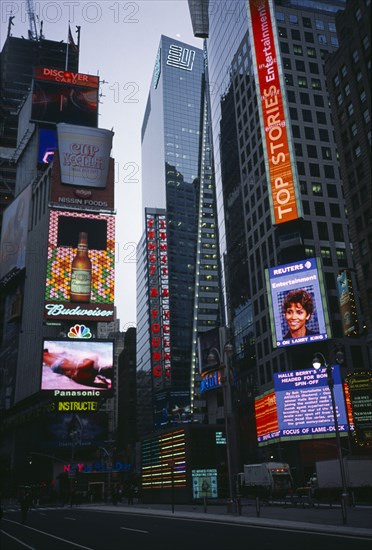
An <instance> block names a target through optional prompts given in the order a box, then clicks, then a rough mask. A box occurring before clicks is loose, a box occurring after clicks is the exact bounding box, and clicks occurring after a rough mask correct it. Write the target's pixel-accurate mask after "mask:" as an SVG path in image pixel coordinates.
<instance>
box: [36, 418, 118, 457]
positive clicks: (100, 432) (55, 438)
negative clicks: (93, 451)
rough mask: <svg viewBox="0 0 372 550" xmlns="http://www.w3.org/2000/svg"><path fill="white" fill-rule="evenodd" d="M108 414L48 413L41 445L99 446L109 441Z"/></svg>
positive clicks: (57, 446) (60, 447)
mask: <svg viewBox="0 0 372 550" xmlns="http://www.w3.org/2000/svg"><path fill="white" fill-rule="evenodd" d="M107 429H108V416H107V414H106V413H96V414H94V415H89V414H84V413H79V414H76V413H66V414H52V415H50V414H49V415H47V416H46V417H45V420H44V434H43V437H42V438H41V440H40V441H41V445H42V446H43V447H44V448H55V449H58V448H59V449H63V448H70V447H72V446H73V447H77V448H78V447H79V448H87V447H92V446H95V447H98V446H99V445H103V444H104V442H105V441H107V437H108V432H107Z"/></svg>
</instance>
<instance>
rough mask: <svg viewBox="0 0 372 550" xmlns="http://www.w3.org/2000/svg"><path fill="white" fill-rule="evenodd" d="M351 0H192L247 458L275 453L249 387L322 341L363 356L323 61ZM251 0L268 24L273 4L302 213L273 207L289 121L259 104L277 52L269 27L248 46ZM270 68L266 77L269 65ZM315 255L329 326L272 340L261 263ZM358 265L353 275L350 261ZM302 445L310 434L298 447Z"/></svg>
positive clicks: (363, 359)
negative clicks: (319, 333)
mask: <svg viewBox="0 0 372 550" xmlns="http://www.w3.org/2000/svg"><path fill="white" fill-rule="evenodd" d="M345 3H346V2H345V1H343V0H339V1H337V0H335V1H333V2H315V1H311V0H277V1H271V0H262V1H260V2H253V1H252V2H249V1H247V0H236V1H235V2H230V1H228V0H227V1H223V0H222V1H220V2H208V1H203V0H200V1H199V2H198V1H197V0H189V5H190V13H191V17H192V21H193V27H194V33H195V35H196V36H201V37H208V38H207V39H206V44H207V50H208V68H209V78H210V82H211V88H212V86H213V91H214V93H213V94H212V95H211V112H212V126H213V144H214V152H215V157H216V161H217V162H216V187H217V202H218V214H219V219H218V222H219V231H220V235H219V238H220V245H221V256H222V257H223V258H224V283H225V284H224V293H225V296H226V305H227V318H228V324H229V326H230V329H231V332H232V335H233V337H234V340H235V350H236V358H235V359H236V364H237V365H238V366H239V371H240V375H239V380H238V381H237V384H236V391H237V392H238V394H239V399H238V400H237V402H238V409H239V411H238V416H239V421H240V425H241V431H242V434H243V437H242V456H243V460H244V461H245V462H246V461H255V460H258V459H261V458H267V456H268V455H267V453H266V454H265V452H266V451H265V448H263V451H262V453H261V454H260V450H259V449H258V450H257V449H256V448H255V438H256V434H255V433H254V430H253V431H252V430H250V429H249V426H251V425H252V423H254V412H253V401H254V395H255V394H256V395H257V393H264V392H266V391H270V390H271V389H272V388H273V383H274V382H273V379H274V374H275V373H277V372H281V371H289V370H297V369H305V368H307V367H309V366H310V367H311V364H312V357H313V355H314V352H315V351H321V352H323V353H324V354H325V355H326V356H327V357H329V360H330V361H335V352H336V351H337V350H338V349H342V350H343V351H344V356H345V362H344V364H343V367H342V368H343V372H344V374H346V372H347V371H352V370H353V369H356V368H361V367H362V366H365V367H367V366H368V361H369V360H368V357H367V349H366V346H365V342H364V341H363V337H362V334H361V333H360V331H357V330H356V331H355V332H354V333H352V334H351V333H349V334H348V335H346V334H345V330H344V326H343V322H342V312H341V308H340V297H339V293H338V286H337V279H338V276H339V273H340V272H341V271H342V270H348V269H350V270H351V273H353V271H352V270H353V265H354V259H353V255H352V247H351V244H350V240H349V234H348V220H347V214H346V209H345V203H344V196H343V186H342V180H341V177H340V171H339V165H338V153H337V147H336V143H335V140H334V135H333V131H332V118H331V109H330V105H329V98H328V92H327V85H326V80H325V75H324V63H325V60H326V58H327V56H328V55H329V53H332V52H334V51H336V50H337V47H338V37H337V33H336V26H335V14H336V13H337V11H339V10H341V9H343V8H344V7H345ZM252 6H253V7H255V8H257V6H258V9H262V10H263V8H265V10H266V11H265V13H263V11H262V12H261V19H260V21H261V24H262V29H263V30H264V32H266V29H265V27H267V21H268V19H267V18H268V11H267V10H268V6H270V10H271V16H272V24H273V36H274V39H273V40H274V41H273V44H275V49H276V56H277V70H278V71H279V74H280V79H281V85H280V90H281V93H282V95H283V103H284V104H285V111H286V119H285V126H286V128H287V132H288V135H289V141H290V143H291V144H292V145H291V147H292V151H291V157H292V161H293V167H292V168H293V170H294V171H295V173H296V178H297V182H298V188H297V193H298V195H297V201H298V207H299V210H300V214H299V215H298V216H297V218H296V219H293V220H291V221H287V222H286V223H274V222H273V219H272V210H273V198H272V196H271V193H270V186H271V185H272V182H273V181H274V180H273V178H272V177H271V175H270V173H269V170H268V167H269V165H270V163H269V162H268V158H267V152H266V147H267V141H266V140H267V138H266V137H265V136H266V135H267V134H270V135H272V136H273V137H274V140H275V138H276V136H278V135H279V133H281V132H282V130H280V129H279V126H278V125H277V124H275V120H277V118H276V115H272V117H271V120H272V121H274V122H268V124H267V126H266V127H264V131H263V124H262V112H261V110H260V108H259V105H260V103H261V102H262V97H260V95H259V94H257V72H258V71H260V70H263V66H262V65H261V67H258V65H256V59H257V56H259V55H262V54H263V53H266V63H267V66H268V67H269V66H270V63H271V59H270V57H269V54H268V53H267V52H268V49H267V45H266V44H264V39H263V40H262V43H261V47H260V48H258V49H257V48H256V51H255V50H254V49H253V36H252V34H251V32H250V31H249V28H250V23H249V17H248V14H249V9H250V7H252ZM251 28H252V27H251ZM264 37H265V34H264ZM264 48H266V52H265V49H264ZM269 53H270V52H269ZM267 76H268V81H267V82H269V81H270V80H271V76H270V73H268V75H267ZM212 83H213V84H212ZM273 97H274V99H272V103H271V107H272V106H273V105H274V104H276V98H275V97H276V96H273ZM270 101H271V99H270V100H268V102H267V106H268V109H269V105H268V104H269V103H270ZM274 111H275V109H274V110H272V111H271V113H274ZM268 120H270V117H269V119H268ZM274 128H275V129H274ZM281 128H283V126H281ZM275 146H276V144H275V143H273V149H272V151H273V154H272V159H269V161H270V160H273V161H274V164H275V163H278V161H279V158H280V157H276V155H275V154H274V152H275V151H276V149H275ZM309 258H318V259H319V260H320V262H321V265H322V268H321V270H322V273H323V277H324V283H325V294H326V299H327V304H328V308H327V309H328V312H329V316H330V327H331V335H332V337H331V339H328V340H326V341H323V342H319V341H318V342H317V343H307V344H306V345H293V346H287V347H285V346H284V347H281V346H280V347H278V346H274V345H273V340H272V334H273V330H272V325H271V320H270V302H269V296H268V291H267V286H266V283H265V271H266V270H268V269H269V268H273V267H275V266H280V265H287V264H290V263H291V262H296V261H298V260H307V259H309ZM351 277H352V279H353V282H354V285H355V284H356V281H355V273H354V274H352V276H351ZM354 307H355V312H356V318H359V319H361V310H360V304H359V302H358V300H356V301H355V306H354ZM249 411H251V412H250V413H249ZM249 437H250V440H248V438H249ZM305 446H306V442H304V443H303V445H302V448H303V449H305ZM277 449H278V451H275V452H277V456H275V458H277V459H279V458H280V459H283V458H286V459H287V460H288V461H289V459H290V457H291V452H292V451H293V455H292V459H293V462H294V463H296V465H298V468H299V470H298V471H299V472H300V468H301V467H302V466H301V464H300V462H297V460H298V456H297V457H296V456H295V453H296V452H298V450H299V447H296V445H292V443H288V444H287V445H286V448H285V451H286V452H287V456H285V455H283V450H282V448H281V446H280V445H279V446H278V447H277ZM300 452H301V451H300ZM303 452H306V451H303ZM270 454H272V451H271V450H270ZM309 457H310V454H309ZM305 462H306V461H305ZM305 467H306V465H305ZM309 468H310V466H309Z"/></svg>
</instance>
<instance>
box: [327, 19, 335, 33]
mask: <svg viewBox="0 0 372 550" xmlns="http://www.w3.org/2000/svg"><path fill="white" fill-rule="evenodd" d="M328 29H329V30H330V31H331V32H336V25H335V23H334V22H333V21H329V23H328Z"/></svg>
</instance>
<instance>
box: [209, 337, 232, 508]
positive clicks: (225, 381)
mask: <svg viewBox="0 0 372 550" xmlns="http://www.w3.org/2000/svg"><path fill="white" fill-rule="evenodd" d="M233 353H234V348H233V345H232V344H231V343H230V342H226V343H225V345H224V347H223V352H222V355H226V357H227V365H225V363H224V362H223V357H221V352H220V350H217V349H216V348H213V349H211V350H210V353H209V355H208V359H207V362H208V363H210V364H213V363H214V362H215V361H216V355H217V357H218V361H219V365H218V369H219V370H221V371H222V376H221V384H222V392H223V410H224V417H225V432H226V434H225V436H226V455H227V475H228V482H229V502H228V506H227V512H228V513H229V512H231V511H232V510H233V503H234V474H233V465H232V449H231V431H230V422H231V416H232V414H231V385H230V370H229V369H230V366H229V364H228V361H229V358H230V357H231V355H232V354H233ZM215 354H216V355H215Z"/></svg>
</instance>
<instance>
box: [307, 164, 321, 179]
mask: <svg viewBox="0 0 372 550" xmlns="http://www.w3.org/2000/svg"><path fill="white" fill-rule="evenodd" d="M309 167H310V175H311V176H313V177H316V178H319V177H320V170H319V164H314V163H312V162H310V163H309Z"/></svg>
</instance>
